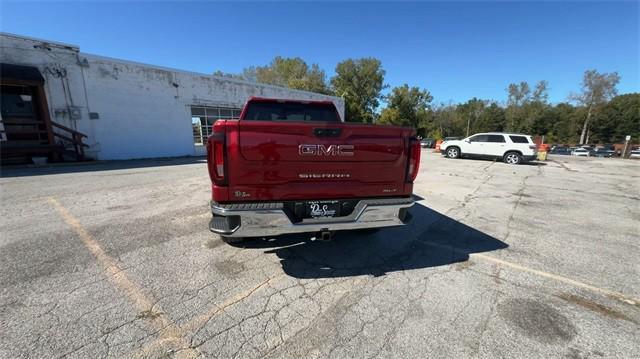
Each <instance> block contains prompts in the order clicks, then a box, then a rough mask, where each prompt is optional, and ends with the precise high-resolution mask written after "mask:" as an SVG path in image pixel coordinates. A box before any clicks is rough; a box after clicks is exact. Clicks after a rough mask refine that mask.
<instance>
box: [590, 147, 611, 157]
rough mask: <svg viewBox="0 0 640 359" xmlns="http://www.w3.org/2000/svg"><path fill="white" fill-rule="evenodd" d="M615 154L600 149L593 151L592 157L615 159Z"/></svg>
mask: <svg viewBox="0 0 640 359" xmlns="http://www.w3.org/2000/svg"><path fill="white" fill-rule="evenodd" d="M614 154H615V152H614V151H612V150H608V149H605V148H598V149H596V150H595V151H591V156H594V157H607V158H608V157H613V155H614Z"/></svg>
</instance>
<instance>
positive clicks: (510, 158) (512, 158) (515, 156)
mask: <svg viewBox="0 0 640 359" xmlns="http://www.w3.org/2000/svg"><path fill="white" fill-rule="evenodd" d="M503 161H504V163H506V164H509V165H519V164H520V163H522V156H520V154H519V153H518V152H507V153H505V154H504V158H503Z"/></svg>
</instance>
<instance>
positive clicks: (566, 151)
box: [549, 146, 571, 156]
mask: <svg viewBox="0 0 640 359" xmlns="http://www.w3.org/2000/svg"><path fill="white" fill-rule="evenodd" d="M549 153H551V154H552V155H567V156H568V155H570V154H571V149H570V148H569V147H557V146H556V147H555V148H554V149H552V150H551V152H549Z"/></svg>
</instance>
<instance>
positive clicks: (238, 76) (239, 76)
mask: <svg viewBox="0 0 640 359" xmlns="http://www.w3.org/2000/svg"><path fill="white" fill-rule="evenodd" d="M213 76H218V77H227V78H230V79H236V80H245V78H244V76H243V75H242V74H233V73H228V72H222V71H220V70H217V71H215V72H214V73H213Z"/></svg>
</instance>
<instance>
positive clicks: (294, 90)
mask: <svg viewBox="0 0 640 359" xmlns="http://www.w3.org/2000/svg"><path fill="white" fill-rule="evenodd" d="M80 56H84V57H87V58H92V59H96V60H106V61H112V62H120V63H123V64H131V65H136V66H144V67H150V68H154V69H157V70H164V71H169V72H176V73H181V74H186V75H193V76H203V77H209V78H212V79H217V80H221V81H227V82H235V83H239V84H245V85H252V86H263V87H266V88H274V89H281V90H287V91H293V92H299V93H305V94H310V95H317V96H325V97H327V98H333V99H336V100H342V98H341V97H339V96H331V95H325V94H321V93H318V92H312V91H306V90H298V89H292V88H289V87H282V86H276V85H271V84H265V83H261V82H251V81H246V80H239V79H234V78H230V77H224V76H216V75H212V74H206V73H203V72H195V71H189V70H182V69H176V68H173V67H166V66H160V65H153V64H148V63H145V62H138V61H131V60H124V59H120V58H116V57H109V56H104V55H96V54H91V53H87V52H80Z"/></svg>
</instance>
